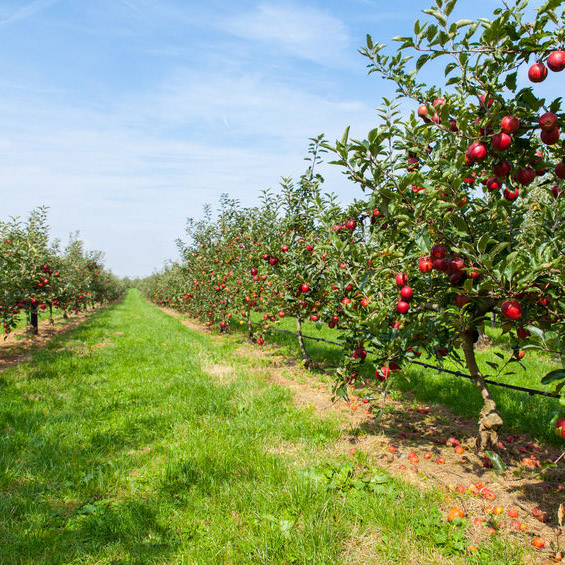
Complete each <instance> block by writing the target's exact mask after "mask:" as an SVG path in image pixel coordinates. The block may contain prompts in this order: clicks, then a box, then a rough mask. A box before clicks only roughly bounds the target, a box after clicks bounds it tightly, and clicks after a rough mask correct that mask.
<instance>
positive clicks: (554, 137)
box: [540, 128, 559, 145]
mask: <svg viewBox="0 0 565 565" xmlns="http://www.w3.org/2000/svg"><path fill="white" fill-rule="evenodd" d="M540 137H541V140H542V141H543V142H544V143H545V144H546V145H554V144H556V143H557V142H558V141H559V129H558V128H553V129H544V130H542V131H541V135H540Z"/></svg>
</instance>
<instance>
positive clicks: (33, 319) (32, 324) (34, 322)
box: [29, 304, 39, 335]
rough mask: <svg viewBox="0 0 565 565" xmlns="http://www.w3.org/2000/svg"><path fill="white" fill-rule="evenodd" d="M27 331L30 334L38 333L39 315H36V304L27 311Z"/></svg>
mask: <svg viewBox="0 0 565 565" xmlns="http://www.w3.org/2000/svg"><path fill="white" fill-rule="evenodd" d="M29 333H30V334H32V335H38V334H39V316H38V315H37V306H36V305H35V304H34V305H32V307H31V308H30V311H29Z"/></svg>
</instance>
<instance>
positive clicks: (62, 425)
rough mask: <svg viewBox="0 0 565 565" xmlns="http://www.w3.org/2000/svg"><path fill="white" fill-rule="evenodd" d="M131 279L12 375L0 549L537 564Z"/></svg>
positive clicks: (129, 559) (27, 559)
mask: <svg viewBox="0 0 565 565" xmlns="http://www.w3.org/2000/svg"><path fill="white" fill-rule="evenodd" d="M239 348H240V345H239V344H238V343H237V338H234V337H232V338H229V339H225V340H224V339H221V340H219V339H217V338H214V337H212V336H208V335H203V334H201V333H198V332H196V331H193V330H191V329H189V328H187V327H185V326H183V325H182V324H181V323H180V322H179V321H178V320H176V319H174V318H172V317H170V316H167V315H166V314H164V313H163V312H160V311H158V310H157V309H156V308H154V307H152V306H150V305H149V304H147V303H146V302H145V301H144V300H143V299H142V298H141V296H140V295H139V293H138V292H137V291H129V293H128V294H127V295H126V298H125V299H124V301H123V302H121V303H120V304H118V305H116V306H114V307H112V308H110V309H108V310H105V311H103V312H99V313H97V314H95V315H93V316H92V317H91V318H90V319H89V320H88V321H87V322H85V323H84V324H83V325H81V326H80V327H78V328H76V329H74V330H71V331H70V332H68V333H67V334H65V335H63V336H60V337H59V338H56V339H54V340H53V341H52V342H50V343H49V345H48V346H47V347H46V348H45V349H43V350H40V351H36V352H34V354H33V357H32V360H31V361H30V362H29V363H25V364H22V365H20V366H18V367H16V368H12V369H9V370H6V371H4V372H2V373H0V442H1V443H0V562H1V563H34V564H35V563H49V564H55V563H190V564H193V563H214V564H216V563H234V564H239V563H277V564H279V563H383V564H384V563H409V562H414V563H419V564H421V563H438V562H440V563H484V562H489V563H505V564H509V563H522V562H524V560H525V559H526V557H525V554H524V553H523V552H524V550H523V549H522V548H521V547H519V546H517V545H514V544H510V543H508V542H505V541H504V540H502V539H494V540H493V541H491V542H490V543H487V544H485V545H484V546H483V547H482V548H481V549H480V551H479V552H477V553H475V554H473V555H472V556H470V555H467V554H466V550H467V547H468V545H469V540H468V539H467V538H466V537H465V529H464V528H463V527H460V526H457V525H452V524H447V523H446V522H445V519H444V518H443V515H442V514H441V512H440V509H442V504H444V502H443V497H442V495H441V494H440V493H439V492H438V491H430V492H426V493H424V492H422V491H420V490H417V489H415V488H413V487H409V486H408V485H406V484H404V483H401V482H398V481H397V480H396V479H394V478H392V477H390V476H389V475H388V474H386V473H385V472H383V471H381V470H379V469H377V468H375V467H373V466H372V465H371V464H370V463H369V462H368V461H364V460H363V459H360V458H357V459H354V458H352V457H351V456H349V455H348V454H345V455H339V454H336V453H335V452H333V451H332V446H333V445H334V444H335V442H336V440H337V439H338V438H339V434H340V432H339V426H338V424H337V422H336V421H334V420H332V419H331V418H324V419H321V418H319V417H318V416H317V415H316V414H314V413H313V411H312V410H308V409H306V408H298V407H296V406H294V404H293V402H292V398H291V395H290V392H289V391H288V389H286V388H284V387H281V386H276V385H274V384H273V383H271V382H269V380H268V378H267V376H266V374H267V371H266V368H265V367H264V366H262V362H261V361H260V360H250V359H249V358H246V357H245V355H241V354H239V353H238V349H239Z"/></svg>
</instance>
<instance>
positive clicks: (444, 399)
mask: <svg viewBox="0 0 565 565" xmlns="http://www.w3.org/2000/svg"><path fill="white" fill-rule="evenodd" d="M254 320H255V321H257V322H259V321H261V317H260V316H259V315H256V316H255V317H254ZM242 327H243V326H242ZM277 327H280V328H281V329H286V330H290V331H296V321H295V319H294V318H284V319H282V320H280V322H279V323H278V324H277ZM234 328H236V329H237V328H239V326H237V325H234ZM486 331H487V334H488V335H489V336H491V337H492V338H493V339H494V345H493V347H491V348H489V349H483V350H478V351H477V360H478V363H479V367H480V368H481V371H483V373H484V374H485V375H489V378H491V379H492V380H495V381H498V382H503V383H510V384H514V385H518V386H523V387H527V388H532V389H537V390H542V391H547V392H550V391H551V390H552V387H551V386H548V385H542V384H541V382H540V379H541V378H542V377H543V376H544V375H545V374H546V373H547V372H549V371H551V370H552V369H555V368H557V365H556V364H555V363H553V362H552V361H551V359H549V358H548V357H547V355H545V354H542V353H538V352H536V351H535V350H530V351H528V352H527V354H526V356H525V357H524V358H523V359H522V361H521V364H520V365H519V364H517V363H513V364H511V365H510V366H509V367H508V369H509V370H512V371H513V372H514V373H515V374H514V375H496V374H493V370H492V368H491V367H489V366H488V365H487V361H491V362H497V363H500V359H499V358H497V356H496V353H501V354H503V355H504V356H505V359H507V358H508V356H509V353H510V352H511V348H510V343H509V340H508V336H506V335H501V331H500V329H498V328H495V329H491V328H490V327H487V328H486ZM303 334H304V335H309V336H313V337H322V338H324V339H329V340H332V341H336V340H337V335H338V334H337V331H336V330H331V329H330V328H328V327H327V326H326V325H323V326H321V328H320V329H318V327H317V326H316V324H315V323H313V322H310V321H306V322H304V323H303ZM268 341H271V342H274V343H277V344H278V345H280V346H282V347H283V350H284V352H285V353H286V354H287V355H292V356H296V357H300V350H299V348H298V343H297V341H296V337H295V336H291V335H289V334H284V333H276V332H274V333H272V334H271V335H270V336H269V338H268ZM306 348H307V350H308V352H309V354H310V355H311V356H312V357H313V358H314V359H315V360H317V361H323V362H324V363H325V364H326V365H329V366H338V365H339V363H340V360H341V358H342V355H343V353H342V350H341V349H340V348H339V347H336V346H333V345H329V344H326V343H323V342H316V341H310V340H306ZM371 358H372V356H371V355H369V356H368V357H367V364H366V366H365V367H364V368H363V369H362V370H361V373H362V374H363V375H365V376H366V377H372V376H374V365H373V364H372V363H371ZM420 360H421V361H424V362H428V363H430V364H432V365H435V364H436V361H435V359H431V360H428V359H424V358H421V359H420ZM443 366H444V368H446V369H451V370H456V371H462V372H464V373H467V372H468V371H467V370H466V369H465V367H462V366H461V365H457V364H456V363H455V362H453V361H451V360H446V361H445V362H444V364H443ZM510 367H512V369H510ZM391 386H392V389H393V390H398V391H402V392H411V393H413V394H414V395H415V397H416V399H418V400H419V401H421V402H433V403H439V404H444V405H445V406H448V407H449V408H451V409H452V410H453V411H454V412H455V413H457V414H459V415H461V416H463V417H468V418H477V417H478V414H479V412H480V410H481V407H482V399H481V396H480V394H479V391H478V390H477V388H476V387H475V385H474V384H473V383H472V381H470V380H467V379H463V378H461V377H456V376H453V375H449V374H445V373H440V372H438V371H435V370H433V369H427V368H423V367H419V366H417V365H408V366H407V367H406V369H405V370H403V372H402V373H401V374H395V375H394V377H393V379H392V381H391ZM490 390H491V392H492V395H493V397H494V399H495V400H496V403H497V405H498V408H499V410H500V413H501V416H502V418H503V420H504V423H505V426H504V428H503V431H506V432H514V431H516V432H522V433H528V434H531V435H532V436H533V437H535V438H537V439H539V440H541V441H543V442H545V443H551V444H555V443H556V442H557V441H558V440H557V438H556V437H555V435H554V433H553V430H552V429H551V427H550V421H551V418H552V417H553V414H554V412H555V411H562V408H561V407H560V405H559V402H558V401H557V400H556V399H552V398H548V397H543V396H537V395H536V396H530V395H529V394H528V393H524V392H520V391H513V390H510V389H505V388H501V387H496V386H490Z"/></svg>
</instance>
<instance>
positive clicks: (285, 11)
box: [224, 3, 349, 66]
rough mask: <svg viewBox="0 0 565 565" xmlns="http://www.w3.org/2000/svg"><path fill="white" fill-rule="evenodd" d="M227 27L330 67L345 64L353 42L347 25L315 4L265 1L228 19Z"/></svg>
mask: <svg viewBox="0 0 565 565" xmlns="http://www.w3.org/2000/svg"><path fill="white" fill-rule="evenodd" d="M224 27H225V29H226V30H227V31H229V32H231V33H232V34H234V35H237V36H238V37H241V38H244V39H247V40H254V41H259V42H261V43H263V44H264V46H265V47H266V48H267V49H269V48H270V49H272V50H275V51H281V50H282V51H286V52H287V53H289V54H291V55H293V56H295V57H299V58H301V59H306V60H310V61H314V62H316V63H319V64H323V65H327V66H340V65H342V64H343V63H344V59H345V56H344V55H345V53H346V52H347V48H348V45H349V37H348V34H347V29H346V27H345V25H344V24H343V23H342V22H341V21H340V20H339V19H337V18H336V17H334V16H332V15H330V14H329V13H327V12H324V11H321V10H318V9H316V8H312V7H305V6H298V5H289V4H287V5H283V4H274V3H264V4H260V5H259V6H258V8H257V9H256V10H254V11H251V12H248V13H246V14H241V15H237V16H234V17H232V18H231V19H228V20H226V21H225V22H224Z"/></svg>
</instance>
